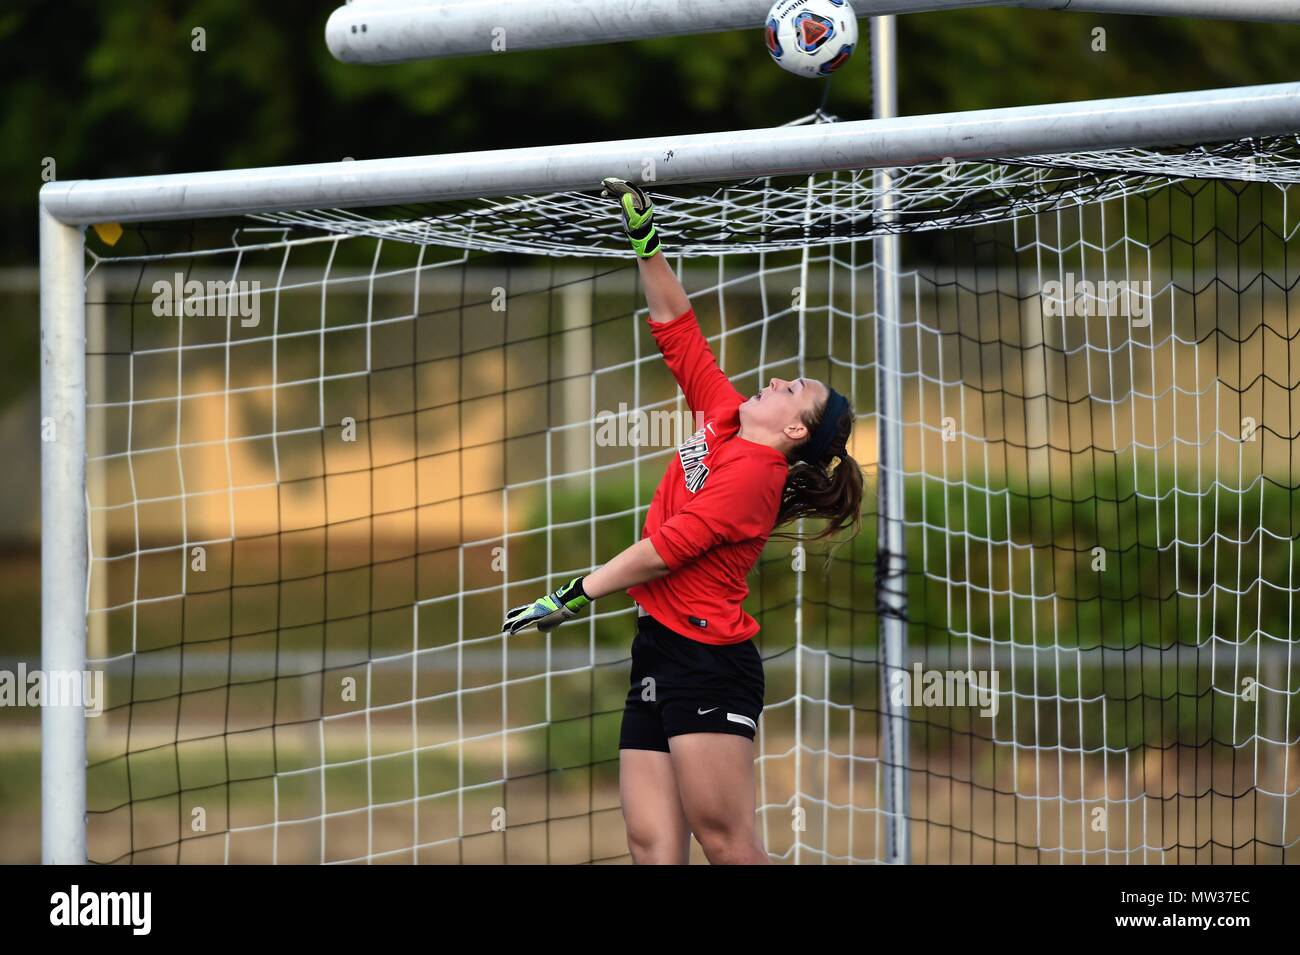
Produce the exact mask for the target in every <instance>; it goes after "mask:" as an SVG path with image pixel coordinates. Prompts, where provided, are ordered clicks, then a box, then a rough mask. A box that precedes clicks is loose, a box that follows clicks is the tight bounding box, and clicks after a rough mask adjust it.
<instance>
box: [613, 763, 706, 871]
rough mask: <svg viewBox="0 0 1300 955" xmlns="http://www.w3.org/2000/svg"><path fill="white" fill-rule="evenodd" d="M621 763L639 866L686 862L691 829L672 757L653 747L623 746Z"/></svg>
mask: <svg viewBox="0 0 1300 955" xmlns="http://www.w3.org/2000/svg"><path fill="white" fill-rule="evenodd" d="M618 763H619V773H618V789H619V796H620V798H621V800H622V803H623V821H624V822H625V823H626V824H627V847H628V849H629V850H631V852H632V861H633V862H635V863H636V864H638V865H686V864H687V862H689V861H690V847H691V830H690V827H689V826H688V825H687V823H686V814H685V812H683V810H682V803H681V798H680V797H679V796H678V794H677V777H676V774H675V772H674V770H673V759H672V757H671V756H670V755H669V754H667V753H659V752H655V751H654V750H649V749H622V750H619V753H618Z"/></svg>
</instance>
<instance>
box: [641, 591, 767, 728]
mask: <svg viewBox="0 0 1300 955" xmlns="http://www.w3.org/2000/svg"><path fill="white" fill-rule="evenodd" d="M763 688H764V684H763V660H762V658H761V657H760V656H759V654H758V648H757V647H756V646H754V641H753V640H746V641H744V642H743V643H732V644H728V645H726V646H718V645H715V644H710V643H701V642H700V641H698V640H692V639H690V638H689V637H683V636H682V635H681V634H679V633H676V632H675V631H672V630H669V629H668V628H667V627H665V626H664V625H663V624H662V623H660V622H659V621H658V620H656V619H655V618H654V617H649V616H641V617H637V622H636V638H635V639H633V641H632V685H631V687H630V688H629V690H628V693H627V703H626V705H625V706H624V707H623V729H622V732H621V733H620V734H619V741H618V748H619V749H652V750H657V751H659V752H663V753H666V752H668V751H669V750H668V737H670V736H680V735H682V734H683V733H732V734H735V735H736V736H744V737H747V738H749V739H753V738H754V733H755V731H756V730H757V729H758V717H759V714H760V713H762V712H763Z"/></svg>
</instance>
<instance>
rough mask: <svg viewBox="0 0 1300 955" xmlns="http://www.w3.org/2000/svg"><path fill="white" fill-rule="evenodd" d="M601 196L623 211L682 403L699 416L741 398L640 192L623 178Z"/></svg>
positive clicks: (653, 327) (653, 323) (647, 200)
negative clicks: (719, 360) (666, 252)
mask: <svg viewBox="0 0 1300 955" xmlns="http://www.w3.org/2000/svg"><path fill="white" fill-rule="evenodd" d="M601 186H602V193H603V194H604V195H605V196H606V197H607V198H610V199H616V200H617V201H618V204H619V206H620V208H621V209H622V210H623V228H624V230H625V231H626V232H627V236H628V239H629V241H630V242H631V243H632V249H633V251H635V252H636V255H637V262H638V264H639V267H640V270H641V281H642V284H643V285H644V286H645V296H646V303H647V304H648V305H649V306H650V324H651V330H652V331H653V333H654V337H655V341H656V342H657V343H658V345H659V350H660V351H661V352H663V356H664V362H665V363H666V364H667V365H668V369H669V370H670V371H671V372H672V373H673V377H674V378H676V379H677V383H678V384H679V385H680V386H681V389H682V392H683V393H684V394H685V395H686V403H687V404H688V405H689V406H690V408H691V410H692V411H695V412H697V413H699V414H703V413H705V412H707V411H708V410H709V409H711V408H713V407H715V406H716V405H719V404H722V403H724V402H728V401H731V402H734V403H736V404H739V403H740V402H741V401H743V400H744V399H743V398H741V397H740V395H739V394H738V393H737V392H736V389H735V388H734V387H732V384H731V382H730V380H728V378H727V376H726V375H725V374H723V373H722V369H720V368H719V367H718V363H717V361H716V360H715V359H714V357H713V352H712V351H711V350H710V349H709V343H708V342H707V341H705V339H704V336H703V335H702V334H701V333H700V328H699V324H698V323H697V322H696V320H695V315H694V312H693V310H692V309H691V300H690V297H689V296H688V295H687V294H686V290H685V289H684V288H682V283H681V282H679V281H678V280H677V276H676V275H675V274H673V270H672V268H671V267H670V266H669V265H668V260H667V259H665V258H664V255H663V252H662V251H661V249H660V244H659V234H658V232H657V231H656V229H655V222H654V207H653V206H652V205H651V203H650V197H649V196H648V195H646V193H645V191H644V190H642V189H641V187H640V186H637V185H635V184H633V183H630V182H627V181H625V180H623V179H606V180H605V181H604V182H603V183H602V184H601Z"/></svg>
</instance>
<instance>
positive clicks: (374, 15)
mask: <svg viewBox="0 0 1300 955" xmlns="http://www.w3.org/2000/svg"><path fill="white" fill-rule="evenodd" d="M850 2H851V3H852V4H853V10H854V12H855V13H857V15H858V16H859V17H870V16H879V15H882V14H894V13H927V12H935V11H941V10H955V9H961V8H966V7H987V6H1002V7H1023V8H1028V9H1037V10H1065V9H1067V8H1068V9H1069V10H1070V11H1071V12H1074V11H1084V12H1088V13H1126V14H1141V15H1145V16H1171V17H1208V18H1217V19H1225V20H1264V21H1277V22H1290V23H1300V3H1297V2H1296V0H850ZM771 6H772V2H771V0H726V2H725V3H720V2H718V0H654V2H646V0H642V2H639V3H629V2H628V0H353V2H351V3H348V4H347V5H346V6H343V7H340V8H339V9H337V10H335V11H334V13H333V14H332V15H331V16H330V18H329V22H328V23H327V24H326V26H325V42H326V43H327V44H328V46H329V48H330V52H332V53H333V54H334V56H335V57H337V58H338V59H340V60H342V61H344V62H346V63H398V62H402V61H404V60H416V59H430V58H437V57H447V56H469V55H474V54H481V53H504V52H514V51H519V50H538V49H547V48H551V47H564V46H586V45H588V44H593V43H611V42H615V41H619V40H638V39H647V38H650V37H663V36H680V35H683V34H690V33H714V32H718V31H721V30H744V29H754V30H757V29H758V28H759V27H760V26H761V25H762V23H763V20H764V18H765V17H766V16H767V12H768V10H769V9H770V8H771ZM755 47H756V48H758V41H757V39H756V40H755Z"/></svg>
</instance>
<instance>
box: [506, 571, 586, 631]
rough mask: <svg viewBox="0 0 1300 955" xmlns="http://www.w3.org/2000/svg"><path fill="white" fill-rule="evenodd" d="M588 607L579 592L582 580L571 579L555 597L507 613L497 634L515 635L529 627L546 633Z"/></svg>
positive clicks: (549, 596)
mask: <svg viewBox="0 0 1300 955" xmlns="http://www.w3.org/2000/svg"><path fill="white" fill-rule="evenodd" d="M589 603H591V599H590V598H589V597H588V596H587V592H586V591H585V590H583V589H582V578H581V577H574V578H573V579H572V580H571V581H569V582H568V583H567V584H565V585H564V586H563V587H561V588H560V589H559V590H557V591H555V593H553V594H547V595H546V596H545V597H539V598H538V599H536V600H534V601H533V602H532V603H530V604H522V605H520V606H518V607H515V608H513V609H511V610H510V612H509V613H507V614H506V622H505V626H503V627H502V628H501V632H502V633H511V634H515V633H518V632H519V631H520V630H523V629H524V628H525V627H531V626H532V625H533V624H536V625H537V629H538V630H550V629H551V628H552V627H558V626H559V625H560V624H562V623H564V621H566V620H572V619H573V618H574V617H576V616H577V615H578V614H580V613H582V611H583V610H584V609H586V607H587V605H588V604H589Z"/></svg>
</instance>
